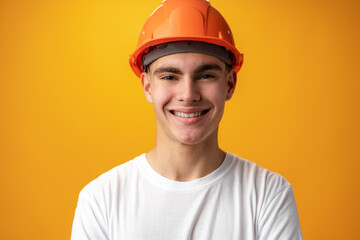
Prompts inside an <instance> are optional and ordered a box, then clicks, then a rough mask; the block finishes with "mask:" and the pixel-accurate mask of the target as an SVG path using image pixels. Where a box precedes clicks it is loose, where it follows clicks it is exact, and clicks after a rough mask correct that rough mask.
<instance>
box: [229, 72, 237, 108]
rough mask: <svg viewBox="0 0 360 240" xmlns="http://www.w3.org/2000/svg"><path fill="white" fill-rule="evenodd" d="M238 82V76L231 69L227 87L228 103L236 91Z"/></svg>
mask: <svg viewBox="0 0 360 240" xmlns="http://www.w3.org/2000/svg"><path fill="white" fill-rule="evenodd" d="M236 81H237V75H236V72H235V70H234V69H231V70H230V71H229V73H228V75H227V87H228V91H227V93H226V101H229V100H230V99H231V97H232V95H233V93H234V91H235V87H236Z"/></svg>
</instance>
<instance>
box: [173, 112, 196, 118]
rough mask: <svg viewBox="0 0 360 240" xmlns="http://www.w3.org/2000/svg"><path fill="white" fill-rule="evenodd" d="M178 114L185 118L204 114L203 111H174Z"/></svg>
mask: <svg viewBox="0 0 360 240" xmlns="http://www.w3.org/2000/svg"><path fill="white" fill-rule="evenodd" d="M174 114H175V115H176V116H179V117H183V118H193V117H199V116H201V115H202V113H201V112H194V113H183V112H174Z"/></svg>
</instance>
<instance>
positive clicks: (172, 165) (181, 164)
mask: <svg viewBox="0 0 360 240" xmlns="http://www.w3.org/2000/svg"><path fill="white" fill-rule="evenodd" d="M213 134H214V135H213V136H209V137H208V138H207V139H206V140H205V141H203V142H201V143H198V144H194V145H186V144H183V143H179V142H176V141H172V140H169V139H157V141H156V142H157V143H156V146H155V148H154V149H153V150H151V151H150V152H149V153H147V154H146V158H147V160H148V161H149V164H150V165H151V167H152V168H153V169H154V170H155V171H156V172H158V173H159V174H160V175H162V176H164V177H166V178H169V179H172V180H175V181H191V180H194V179H197V178H201V177H203V176H206V175H207V174H209V173H211V172H212V171H214V170H215V169H216V168H218V167H219V166H220V165H221V164H222V162H223V160H224V158H225V153H224V152H223V151H222V150H221V149H220V148H219V146H218V141H217V131H215V132H214V133H213Z"/></svg>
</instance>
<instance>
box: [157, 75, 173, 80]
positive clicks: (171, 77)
mask: <svg viewBox="0 0 360 240" xmlns="http://www.w3.org/2000/svg"><path fill="white" fill-rule="evenodd" d="M160 79H162V80H176V77H175V76H173V75H165V76H161V77H160Z"/></svg>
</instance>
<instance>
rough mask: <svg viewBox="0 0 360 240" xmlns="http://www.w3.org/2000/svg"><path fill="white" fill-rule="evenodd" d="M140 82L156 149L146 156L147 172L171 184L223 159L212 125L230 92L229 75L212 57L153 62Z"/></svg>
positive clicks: (232, 83)
mask: <svg viewBox="0 0 360 240" xmlns="http://www.w3.org/2000/svg"><path fill="white" fill-rule="evenodd" d="M140 78H141V83H142V87H143V91H144V93H145V96H146V99H147V101H148V102H149V103H151V104H153V106H154V110H155V115H156V126H157V128H156V145H155V147H154V149H152V150H151V151H150V152H149V153H146V158H147V160H148V162H149V164H150V165H151V166H152V168H153V169H154V170H155V171H157V172H158V173H159V174H161V175H163V176H165V177H167V178H169V179H172V180H176V181H191V180H194V179H197V178H200V177H203V176H205V175H207V174H209V173H211V172H212V171H214V170H215V169H216V168H218V167H219V166H220V165H221V163H222V162H223V160H224V158H225V153H224V151H222V150H221V149H220V148H219V146H218V127H219V123H220V121H221V118H222V115H223V112H224V107H225V102H226V101H227V100H230V99H231V97H232V95H233V92H234V90H235V86H236V73H235V71H234V70H228V69H227V68H226V66H225V63H224V62H222V61H221V60H219V59H218V58H216V57H213V56H209V55H205V54H199V53H178V54H172V55H168V56H164V57H162V58H159V59H157V60H156V61H154V62H153V63H152V64H151V65H150V68H149V70H148V72H144V73H142V75H141V77H140ZM190 114H192V115H190ZM199 115H200V116H199Z"/></svg>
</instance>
